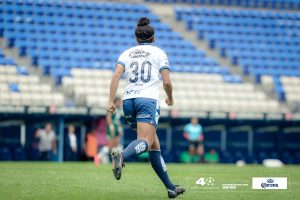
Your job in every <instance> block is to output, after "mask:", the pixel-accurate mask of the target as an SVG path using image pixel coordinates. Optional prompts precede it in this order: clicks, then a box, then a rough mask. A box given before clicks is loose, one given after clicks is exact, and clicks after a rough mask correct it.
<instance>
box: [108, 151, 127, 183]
mask: <svg viewBox="0 0 300 200" xmlns="http://www.w3.org/2000/svg"><path fill="white" fill-rule="evenodd" d="M111 158H112V161H113V169H112V171H113V174H114V176H115V178H116V180H120V179H121V175H122V167H125V163H124V160H123V157H122V154H121V152H120V151H113V152H112V153H111Z"/></svg>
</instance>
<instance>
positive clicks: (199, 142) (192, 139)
mask: <svg viewBox="0 0 300 200" xmlns="http://www.w3.org/2000/svg"><path fill="white" fill-rule="evenodd" d="M183 136H184V137H185V138H186V139H187V140H188V141H189V154H190V156H191V157H195V156H197V158H198V159H197V161H201V156H202V155H203V153H204V148H203V134H202V126H201V125H200V124H199V123H198V119H197V118H196V117H193V118H192V119H191V123H189V124H187V125H186V126H185V127H184V134H183Z"/></svg>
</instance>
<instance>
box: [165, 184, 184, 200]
mask: <svg viewBox="0 0 300 200" xmlns="http://www.w3.org/2000/svg"><path fill="white" fill-rule="evenodd" d="M184 192H185V189H184V188H182V187H179V185H175V190H168V197H169V198H170V199H174V198H176V197H177V196H178V195H180V194H183V193H184Z"/></svg>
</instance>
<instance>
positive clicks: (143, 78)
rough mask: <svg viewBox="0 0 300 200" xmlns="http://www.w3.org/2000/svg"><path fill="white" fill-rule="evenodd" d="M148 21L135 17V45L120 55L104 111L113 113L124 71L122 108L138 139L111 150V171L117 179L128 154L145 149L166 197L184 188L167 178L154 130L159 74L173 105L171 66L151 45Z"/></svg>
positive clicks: (158, 50) (156, 118) (165, 57)
mask: <svg viewBox="0 0 300 200" xmlns="http://www.w3.org/2000/svg"><path fill="white" fill-rule="evenodd" d="M149 24H150V20H149V19H148V18H145V17H142V18H140V20H139V21H138V24H137V27H136V29H135V36H136V40H137V42H138V45H137V46H135V47H132V48H130V49H128V50H126V51H124V52H123V53H122V54H121V55H120V57H119V59H118V62H117V64H116V69H115V73H114V75H113V77H112V80H111V83H110V94H109V101H108V106H107V111H108V112H111V113H114V111H115V105H114V98H115V95H116V91H117V88H118V85H119V80H120V78H121V76H122V74H123V73H124V72H125V77H126V81H127V85H126V86H125V92H124V96H123V112H124V115H125V119H126V121H127V123H129V124H130V125H131V127H132V128H133V129H134V130H136V132H137V139H136V140H134V141H132V142H131V143H130V144H129V145H128V146H127V147H126V148H125V149H124V151H123V152H118V151H115V152H112V154H111V155H112V160H113V174H114V176H115V178H116V179H117V180H119V179H120V178H121V172H122V167H123V166H125V164H124V161H125V160H126V159H127V158H128V157H130V156H133V155H138V154H141V153H144V152H146V151H148V152H149V159H150V162H151V165H152V167H153V169H154V171H155V172H156V174H157V175H158V177H159V178H160V179H161V181H162V182H163V184H164V185H165V187H166V189H167V191H168V196H169V198H176V197H177V196H178V195H180V194H183V193H184V192H185V189H184V188H182V187H179V186H178V185H174V184H173V183H172V182H171V180H170V179H169V177H168V173H167V167H166V164H165V162H164V160H163V157H162V156H161V152H160V144H159V140H158V137H157V134H156V128H157V123H158V119H159V113H160V111H159V102H158V100H159V85H160V76H161V77H162V80H163V87H164V90H165V92H166V94H167V98H166V100H165V101H166V104H167V105H168V106H172V105H173V96H172V83H171V79H170V76H169V69H170V68H169V62H168V57H167V55H166V54H165V52H164V51H163V50H161V49H159V48H158V47H155V46H154V45H153V43H154V41H155V36H154V28H153V27H152V26H150V25H149Z"/></svg>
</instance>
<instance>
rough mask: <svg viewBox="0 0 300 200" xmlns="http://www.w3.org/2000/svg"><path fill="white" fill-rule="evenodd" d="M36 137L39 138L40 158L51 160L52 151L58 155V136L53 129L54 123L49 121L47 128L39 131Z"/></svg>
mask: <svg viewBox="0 0 300 200" xmlns="http://www.w3.org/2000/svg"><path fill="white" fill-rule="evenodd" d="M36 137H37V138H39V152H40V160H43V161H50V160H51V153H53V155H56V153H57V150H56V136H55V133H54V131H53V130H52V125H51V124H50V123H47V124H46V125H45V129H41V130H39V131H37V133H36Z"/></svg>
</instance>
